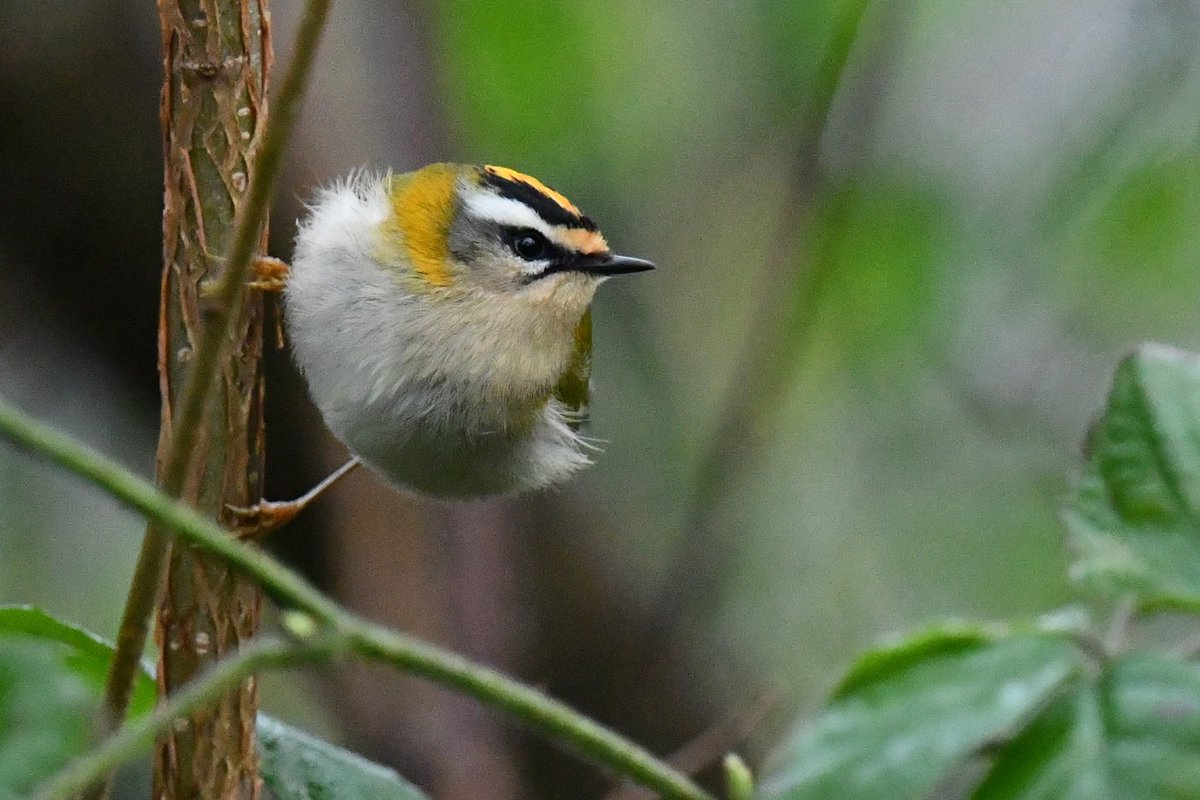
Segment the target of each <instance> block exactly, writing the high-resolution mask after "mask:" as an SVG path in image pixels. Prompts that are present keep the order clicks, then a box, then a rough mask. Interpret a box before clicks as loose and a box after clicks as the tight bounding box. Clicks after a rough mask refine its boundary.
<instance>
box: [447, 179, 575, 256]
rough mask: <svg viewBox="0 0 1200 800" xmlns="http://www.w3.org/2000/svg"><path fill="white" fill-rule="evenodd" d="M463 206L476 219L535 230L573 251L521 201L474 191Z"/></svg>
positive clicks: (555, 230)
mask: <svg viewBox="0 0 1200 800" xmlns="http://www.w3.org/2000/svg"><path fill="white" fill-rule="evenodd" d="M463 206H464V207H465V208H466V210H467V213H468V214H470V215H471V216H473V217H475V218H476V219H481V220H487V221H489V222H495V223H498V224H500V225H507V226H512V227H515V228H533V229H534V230H535V231H538V232H539V233H541V234H542V235H543V236H545V237H546V238H547V239H549V240H550V241H552V242H557V243H558V244H560V245H562V246H563V247H565V248H567V249H569V250H573V249H574V246H573V245H572V244H571V243H570V242H569V241H568V240H567V239H566V238H565V237H563V236H561V235H560V233H559V231H558V230H557V229H556V227H555V226H554V225H550V224H547V222H546V220H544V219H542V218H541V217H539V216H538V214H537V212H536V211H534V210H533V209H532V208H530V207H529V206H527V205H525V204H524V203H522V202H521V201H520V200H513V199H512V198H511V197H501V196H500V195H498V194H494V193H493V192H489V191H487V190H480V189H473V190H471V191H469V192H466V193H465V197H463Z"/></svg>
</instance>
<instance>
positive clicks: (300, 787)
mask: <svg viewBox="0 0 1200 800" xmlns="http://www.w3.org/2000/svg"><path fill="white" fill-rule="evenodd" d="M258 746H259V757H260V759H261V761H262V766H261V771H262V777H263V781H264V782H265V783H266V784H267V786H268V787H269V788H270V789H271V792H272V793H273V794H274V795H275V797H277V798H278V799H279V800H332V799H333V798H335V797H370V798H373V799H375V798H377V799H378V800H427V798H426V796H425V795H424V794H423V793H422V792H421V791H420V790H419V789H417V788H416V787H415V786H413V785H412V784H410V783H408V782H407V781H406V780H404V779H403V778H401V777H400V776H399V775H398V774H397V773H396V772H395V771H393V770H391V769H388V768H387V767H383V766H380V765H379V764H375V763H373V762H371V761H367V760H366V759H365V758H362V757H361V756H357V755H355V754H354V753H351V752H349V751H348V750H343V749H342V748H340V747H337V746H335V745H332V744H330V743H328V742H324V741H321V740H320V739H316V738H314V737H312V736H309V735H308V734H306V733H303V732H301V731H298V730H296V729H295V728H291V727H288V726H287V725H284V724H283V723H281V722H277V721H276V720H273V719H270V718H268V717H264V716H262V715H259V717H258Z"/></svg>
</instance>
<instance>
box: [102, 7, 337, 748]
mask: <svg viewBox="0 0 1200 800" xmlns="http://www.w3.org/2000/svg"><path fill="white" fill-rule="evenodd" d="M330 2H331V0H309V1H308V3H307V5H306V6H305V10H304V16H303V19H302V20H301V23H300V30H299V32H298V34H297V37H296V46H295V49H294V56H293V60H292V63H291V66H290V67H289V68H288V71H287V73H286V75H285V77H284V80H283V84H282V86H281V87H280V90H279V94H278V96H277V97H276V98H275V100H274V108H273V110H272V113H271V117H270V119H269V121H268V123H267V128H266V133H265V134H264V136H263V145H262V149H261V150H260V152H259V156H258V161H257V169H256V170H255V172H254V175H253V176H252V177H251V181H250V186H249V194H248V199H247V202H246V206H245V212H244V214H243V216H242V218H241V220H240V221H239V223H238V227H237V231H236V232H235V234H234V240H233V246H232V248H231V250H230V255H229V261H228V264H227V268H226V273H225V276H224V280H223V283H222V284H221V285H220V286H219V288H218V290H217V303H216V307H217V311H216V314H215V317H214V319H213V320H212V321H211V323H210V324H209V325H208V326H206V328H205V330H204V335H203V338H202V339H201V342H200V345H199V347H197V348H196V353H195V365H194V367H193V371H192V374H191V379H190V380H189V381H188V382H187V385H186V386H185V388H184V390H183V392H182V399H181V401H180V404H179V409H178V411H177V413H176V416H175V419H174V421H173V422H172V433H171V443H170V448H169V450H168V453H167V465H166V469H165V477H164V479H163V488H164V490H165V491H166V492H167V493H168V494H170V495H172V496H177V495H178V494H179V493H180V490H181V488H182V486H183V481H184V478H185V477H186V475H187V470H188V466H189V465H188V455H189V454H190V453H191V451H192V448H193V446H194V445H195V442H196V436H197V435H198V434H199V429H200V423H201V419H202V417H203V414H204V410H205V408H206V406H207V405H208V404H209V402H211V400H212V391H213V387H215V386H216V385H217V382H216V380H215V379H216V375H217V368H218V366H219V365H220V363H221V355H222V353H223V352H224V350H225V343H226V342H228V341H229V339H230V335H231V333H232V329H233V325H234V321H235V320H237V319H238V318H240V316H241V311H242V306H243V304H244V303H245V298H246V285H245V284H246V281H247V276H248V275H249V272H250V264H251V261H252V260H253V257H254V254H255V250H256V249H257V247H258V238H259V230H260V229H261V228H262V224H263V220H264V219H265V218H266V214H267V209H268V205H269V203H270V199H271V192H272V189H273V188H274V185H275V179H276V177H277V176H278V174H279V169H280V165H281V164H282V162H283V152H284V148H285V146H286V144H287V140H288V138H289V137H290V135H291V131H292V129H293V128H294V127H295V121H296V118H297V116H298V114H299V106H300V100H301V98H302V96H303V93H304V88H305V86H306V84H307V81H308V76H309V74H310V72H311V67H312V59H313V55H314V54H315V52H316V49H317V42H318V40H319V38H320V34H321V30H322V29H323V27H324V25H325V19H326V17H327V15H328V12H329V5H330ZM169 542H170V539H169V537H168V536H167V535H166V534H165V533H164V532H163V531H162V530H159V529H158V528H156V527H155V525H154V524H153V523H152V524H151V525H150V526H149V527H148V529H147V531H146V536H145V538H144V539H143V541H142V547H141V550H140V552H139V553H138V559H137V565H136V567H135V568H134V575H133V578H132V580H131V582H130V589H129V594H128V596H127V598H126V604H125V610H124V612H123V614H122V617H121V624H120V627H119V628H118V631H117V641H116V644H117V650H116V653H115V655H114V658H113V664H112V668H111V669H110V670H109V674H108V677H107V680H106V682H105V718H106V725H107V726H109V728H110V729H111V728H112V727H115V726H116V725H119V724H120V723H121V720H123V719H124V717H125V712H126V709H127V708H128V706H129V695H130V692H131V691H132V690H133V684H134V680H135V678H136V676H137V670H138V669H139V660H140V659H141V657H142V651H143V650H144V649H145V646H146V637H147V634H148V633H149V621H150V614H151V612H152V611H153V610H154V607H155V605H156V604H157V600H158V594H159V589H160V587H161V584H162V574H163V568H164V564H165V562H166V554H167V547H168V544H169Z"/></svg>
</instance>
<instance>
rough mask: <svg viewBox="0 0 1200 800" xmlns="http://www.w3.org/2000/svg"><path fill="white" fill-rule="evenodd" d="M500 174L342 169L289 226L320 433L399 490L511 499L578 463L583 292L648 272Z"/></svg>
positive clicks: (290, 319) (294, 335) (298, 356)
mask: <svg viewBox="0 0 1200 800" xmlns="http://www.w3.org/2000/svg"><path fill="white" fill-rule="evenodd" d="M653 267H654V265H653V264H651V263H650V262H649V261H644V260H642V259H640V258H631V257H628V256H620V255H616V254H614V253H613V252H612V251H611V250H610V249H609V247H608V244H607V243H606V242H605V240H604V237H603V236H602V235H601V234H600V232H599V230H597V228H596V225H595V223H593V222H592V221H591V220H590V219H589V218H588V217H586V216H584V214H583V213H582V212H581V211H580V210H579V209H578V208H577V207H576V206H575V205H573V204H572V203H571V202H570V201H569V200H567V198H566V197H564V196H563V195H562V194H560V193H559V192H557V191H555V190H554V189H552V188H550V187H549V186H547V185H546V184H544V183H542V182H541V181H539V180H537V179H536V178H532V177H530V176H528V175H525V174H523V173H520V172H516V171H515V170H511V169H506V168H504V167H495V166H485V167H478V166H468V165H461V164H432V165H430V166H427V167H425V168H423V169H420V170H417V171H416V172H410V173H407V174H405V175H392V174H370V173H367V172H362V173H358V174H355V175H352V176H351V177H349V178H347V179H346V180H344V181H342V182H340V183H338V184H336V185H334V186H332V187H330V188H327V189H325V190H323V191H321V192H320V193H319V194H318V195H317V197H316V199H315V200H314V202H313V203H312V205H311V206H310V207H309V209H308V213H307V215H306V216H305V218H304V219H303V220H302V221H301V224H300V229H299V233H298V235H297V238H296V249H295V254H294V257H293V259H292V264H291V272H290V275H289V276H288V278H287V282H286V284H285V286H284V290H283V292H284V317H285V321H286V325H287V331H288V335H289V339H290V340H291V346H292V352H293V355H294V358H295V361H296V363H297V364H298V365H299V367H300V369H301V371H302V372H303V373H304V376H305V378H306V379H307V381H308V387H309V392H310V394H311V395H312V398H313V400H314V401H315V403H316V405H317V407H318V408H319V409H320V411H321V414H322V415H323V416H324V419H325V422H326V424H327V425H328V426H329V429H330V430H331V431H333V433H334V434H335V435H336V436H337V437H338V438H339V439H341V440H342V441H343V442H344V443H345V444H346V445H347V446H348V447H349V448H350V450H351V451H352V452H353V453H354V454H355V455H356V456H357V458H358V459H361V461H362V462H364V463H365V464H367V465H368V466H370V467H372V468H373V469H374V470H375V471H376V472H378V473H380V474H381V475H383V476H384V477H386V478H387V479H389V480H390V481H392V482H393V483H395V484H396V485H398V486H400V487H403V488H407V489H411V490H415V491H418V492H422V493H425V494H429V495H434V496H437V497H443V498H451V499H453V498H472V497H479V496H484V495H491V494H498V493H507V492H521V491H525V490H530V489H536V488H539V487H545V486H550V485H552V484H556V483H559V482H561V481H564V480H566V479H567V478H568V477H570V476H571V475H572V474H574V473H575V472H577V471H578V470H580V469H582V468H583V467H584V466H586V465H588V464H589V463H591V462H590V459H589V457H588V450H589V446H588V444H587V443H586V442H585V441H584V439H582V438H581V436H580V434H579V424H580V422H581V421H582V420H583V418H584V416H585V415H586V413H587V406H588V397H589V387H588V384H589V377H590V372H591V316H590V312H589V309H588V306H589V304H590V303H591V300H592V296H593V294H594V293H595V291H596V287H597V286H599V285H600V284H601V283H602V282H604V281H605V280H606V279H607V278H609V277H610V276H612V275H620V274H624V273H631V272H640V271H643V270H649V269H653Z"/></svg>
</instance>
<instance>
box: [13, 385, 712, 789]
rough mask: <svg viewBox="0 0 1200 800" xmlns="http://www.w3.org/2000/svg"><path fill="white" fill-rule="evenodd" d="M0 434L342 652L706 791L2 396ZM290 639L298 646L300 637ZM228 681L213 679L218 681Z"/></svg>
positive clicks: (674, 785) (626, 765)
mask: <svg viewBox="0 0 1200 800" xmlns="http://www.w3.org/2000/svg"><path fill="white" fill-rule="evenodd" d="M0 435H2V436H3V437H4V438H7V439H9V440H10V441H12V442H14V443H15V444H17V445H18V446H20V447H22V448H24V449H26V450H29V451H31V452H34V453H38V454H41V455H44V456H47V457H49V458H50V459H51V460H52V461H54V462H55V463H56V464H58V465H60V466H62V467H64V468H65V469H67V470H69V471H71V472H74V473H75V474H77V475H80V476H81V477H83V478H86V479H87V480H89V481H90V482H92V483H94V484H96V485H97V486H99V487H101V488H102V489H104V490H105V491H107V492H108V493H109V494H111V495H112V496H113V497H115V498H117V499H118V500H120V501H121V502H123V503H125V504H126V505H128V506H130V507H132V508H134V509H136V510H137V511H140V512H141V513H142V514H144V515H145V516H147V517H149V518H150V519H152V520H154V521H155V522H158V523H159V524H161V525H162V526H163V527H164V528H167V529H170V530H173V531H175V532H176V534H177V535H178V536H179V537H180V538H181V539H184V540H185V541H187V542H189V543H191V544H194V545H197V546H199V547H202V548H204V549H205V550H207V551H208V552H210V553H212V554H214V555H216V556H217V557H219V558H221V559H222V560H224V561H225V562H226V563H228V564H230V565H231V566H233V567H235V568H237V569H238V570H240V571H241V572H242V573H244V574H245V575H248V576H250V577H253V578H254V579H256V580H257V581H258V582H259V583H260V585H261V586H262V588H263V590H264V591H265V592H266V593H267V594H268V595H270V596H271V597H273V598H274V599H275V600H276V601H277V602H279V603H280V604H281V605H282V606H284V607H287V608H293V609H298V610H301V611H304V612H306V613H307V614H309V615H310V616H312V617H313V618H315V619H316V620H317V621H318V622H319V623H323V624H324V625H325V626H326V627H327V628H328V630H329V631H331V635H332V636H333V637H334V640H335V641H344V642H345V646H346V648H347V649H348V651H349V652H351V653H354V654H356V655H360V656H362V657H365V658H370V659H374V660H377V661H384V662H386V663H389V664H392V665H393V666H395V667H397V668H399V669H402V670H404V671H406V672H411V673H414V674H416V675H420V676H422V677H425V678H428V679H429V680H431V681H433V682H435V683H438V684H440V685H442V686H446V687H449V688H452V689H457V690H458V691H460V692H462V693H464V694H467V695H470V696H472V697H474V698H476V699H477V700H479V701H481V702H483V703H486V704H488V705H490V706H494V707H496V708H499V709H501V710H503V711H506V712H507V713H509V714H510V715H511V716H513V717H515V718H516V719H518V720H519V721H521V722H523V723H524V724H525V725H526V726H527V727H529V728H531V729H533V730H535V731H537V732H539V733H542V734H544V735H546V736H548V737H550V738H552V739H555V740H558V741H561V742H564V743H566V744H569V745H571V746H572V747H573V749H574V750H575V751H576V752H578V753H579V754H580V755H582V756H583V757H584V758H586V759H588V760H589V761H592V762H595V763H598V764H601V765H603V766H605V767H608V768H609V769H612V770H613V771H615V772H617V773H619V774H621V775H625V776H628V777H629V778H630V779H631V780H633V781H635V782H637V783H639V784H641V785H643V786H646V787H647V788H649V789H652V790H654V791H656V792H659V793H660V794H661V795H662V796H664V797H668V798H676V799H677V800H712V797H711V796H710V795H709V794H708V793H706V792H705V791H704V790H702V789H701V788H699V787H698V786H696V785H695V783H693V782H692V781H691V780H690V779H689V778H688V777H687V776H685V775H683V774H681V773H679V772H678V771H677V770H675V769H673V768H671V767H670V766H668V765H667V764H665V763H663V762H662V761H660V760H659V759H657V758H655V757H654V755H652V754H651V753H649V752H648V751H646V750H645V749H644V748H642V747H640V746H638V745H637V744H635V743H633V742H631V741H629V740H628V739H625V738H624V737H622V736H620V735H619V734H617V733H615V732H614V731H611V730H609V729H608V728H606V727H604V726H603V725H600V724H599V723H597V722H594V721H593V720H591V719H588V718H587V717H585V716H583V715H582V714H580V713H578V712H577V711H575V710H573V709H572V708H570V707H569V706H567V705H566V704H564V703H561V702H559V701H557V700H554V699H552V698H550V697H547V696H546V695H544V694H542V693H541V692H539V691H537V690H536V689H533V688H531V687H529V686H526V685H524V684H522V683H520V682H519V681H516V680H514V679H512V678H509V677H508V676H506V675H504V674H503V673H500V672H497V671H496V670H493V669H489V668H487V667H484V666H480V665H478V664H474V663H472V662H470V661H467V660H466V659H464V658H462V657H461V656H459V655H456V654H455V653H452V652H450V651H448V650H444V649H442V648H440V647H436V646H434V645H431V644H428V643H426V642H423V641H421V640H419V639H416V638H414V637H412V636H407V635H405V634H402V633H399V632H396V631H392V630H389V629H387V628H384V627H382V626H379V625H375V624H373V623H371V622H368V621H366V620H363V619H361V618H359V617H357V616H355V615H354V614H351V613H350V612H348V611H346V610H344V609H342V608H341V607H340V606H338V605H337V604H336V603H334V602H333V601H331V600H330V599H329V598H327V597H325V595H323V594H321V593H320V592H319V591H317V590H316V589H315V588H313V587H312V586H311V585H310V584H309V583H308V582H307V581H305V580H304V579H303V578H301V577H300V576H299V575H297V574H296V573H294V572H292V571H291V570H289V569H288V568H286V567H284V566H283V565H282V564H279V563H278V562H277V561H275V560H274V559H273V558H271V557H269V556H267V555H265V554H264V553H262V552H261V551H259V550H257V549H255V548H254V547H251V546H250V545H247V544H244V543H242V542H240V541H238V540H236V539H235V538H233V537H232V536H230V535H229V534H228V533H227V532H226V531H224V530H223V529H222V528H220V527H219V526H218V525H217V524H216V523H214V522H213V521H211V520H209V519H206V518H205V517H203V516H201V515H200V514H199V513H197V512H196V511H195V510H194V509H192V508H191V507H189V506H188V505H186V504H184V503H182V502H180V501H178V500H175V499H173V498H172V497H170V496H169V495H167V494H165V493H163V492H162V491H160V490H158V489H157V488H155V487H154V486H152V485H150V484H149V483H147V482H146V481H144V480H142V479H140V478H138V477H137V476H136V475H134V474H133V473H131V472H129V471H128V470H126V469H125V468H124V467H122V466H120V465H119V464H116V463H114V462H112V461H110V460H108V459H107V458H105V457H104V456H102V455H100V454H99V453H97V452H95V451H93V450H91V449H90V448H88V447H86V446H84V445H82V444H80V443H78V442H76V441H75V440H74V439H72V438H70V437H69V436H66V435H64V434H62V433H59V432H58V431H56V430H54V429H53V428H51V427H49V426H47V425H43V424H42V423H39V422H37V421H36V420H34V419H33V418H31V417H29V416H28V415H26V414H24V413H22V412H20V411H18V410H17V409H16V408H14V407H12V406H11V405H9V404H7V403H6V402H4V401H3V400H0ZM297 646H298V647H301V646H304V645H303V642H301V643H300V644H298V645H297ZM278 657H279V658H283V657H282V656H278ZM272 663H273V662H272ZM222 674H225V675H226V677H227V680H228V683H236V682H237V681H239V680H241V679H242V678H244V677H245V676H246V674H248V673H222ZM228 683H227V684H224V685H223V687H217V688H226V687H227V686H228ZM138 741H139V742H140V741H141V740H140V739H139V740H138ZM122 752H126V751H124V750H123V751H122ZM110 767H111V765H109V764H103V765H101V766H100V772H94V774H92V775H90V776H89V777H88V779H87V780H88V781H93V780H96V779H97V778H99V777H101V776H102V775H103V771H104V770H106V769H109V768H110ZM86 782H87V781H85V785H86Z"/></svg>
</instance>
